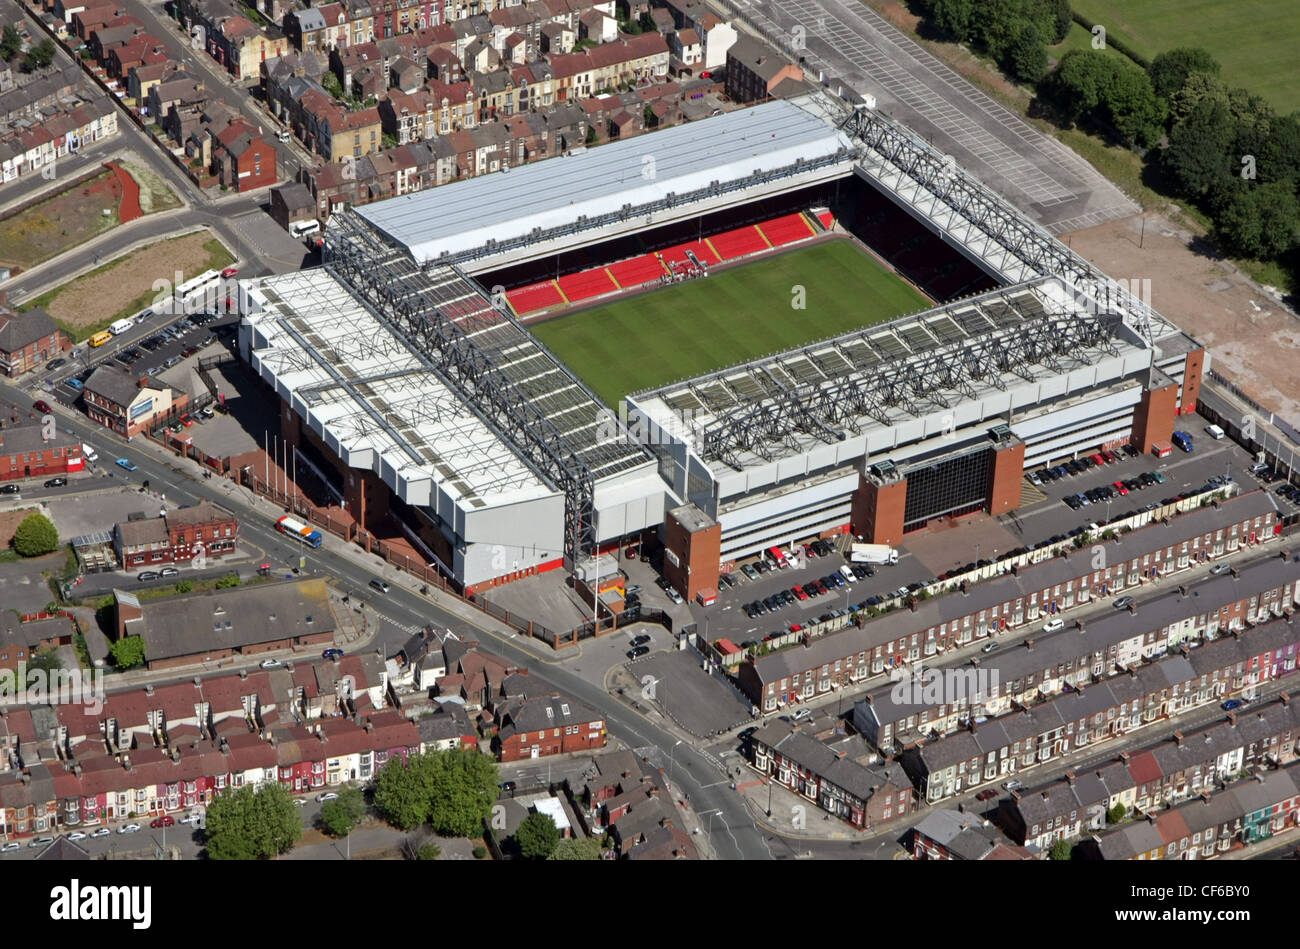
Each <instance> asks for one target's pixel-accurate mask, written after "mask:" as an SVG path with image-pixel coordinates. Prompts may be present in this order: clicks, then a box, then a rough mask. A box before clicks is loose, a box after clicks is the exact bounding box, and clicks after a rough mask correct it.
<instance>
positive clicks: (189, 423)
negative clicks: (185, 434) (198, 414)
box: [181, 412, 194, 428]
mask: <svg viewBox="0 0 1300 949" xmlns="http://www.w3.org/2000/svg"><path fill="white" fill-rule="evenodd" d="M181 424H182V425H184V426H185V427H186V428H192V427H193V425H194V419H192V418H190V413H189V412H186V413H185V414H184V415H182V416H181Z"/></svg>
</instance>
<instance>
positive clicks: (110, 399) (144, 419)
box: [84, 366, 190, 438]
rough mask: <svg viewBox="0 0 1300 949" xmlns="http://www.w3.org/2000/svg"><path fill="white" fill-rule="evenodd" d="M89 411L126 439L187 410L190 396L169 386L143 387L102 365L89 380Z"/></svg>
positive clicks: (87, 400) (90, 414)
mask: <svg viewBox="0 0 1300 949" xmlns="http://www.w3.org/2000/svg"><path fill="white" fill-rule="evenodd" d="M84 398H85V401H86V414H87V415H89V416H90V419H91V421H93V422H96V423H98V424H100V425H103V426H104V427H105V428H111V429H112V430H113V431H115V432H117V433H118V434H119V435H121V436H122V437H123V438H130V437H131V436H133V435H138V434H140V432H142V431H144V430H145V429H146V428H149V427H150V426H151V425H153V424H154V423H155V422H156V421H157V420H158V419H159V418H160V417H165V416H168V415H175V414H177V413H179V412H182V411H184V410H185V408H186V406H188V405H189V401H190V397H189V396H188V395H186V394H185V393H177V392H175V391H173V390H172V389H171V388H170V387H168V386H162V387H160V388H157V389H155V388H151V387H149V386H140V385H138V384H137V382H136V380H135V379H133V378H131V377H130V376H128V375H127V374H126V373H125V372H123V371H122V370H121V369H116V368H114V367H113V366H100V367H99V368H98V369H96V370H95V372H94V374H93V375H92V376H91V377H90V378H89V379H87V380H86V388H85V393H84Z"/></svg>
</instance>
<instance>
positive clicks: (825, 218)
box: [817, 209, 835, 231]
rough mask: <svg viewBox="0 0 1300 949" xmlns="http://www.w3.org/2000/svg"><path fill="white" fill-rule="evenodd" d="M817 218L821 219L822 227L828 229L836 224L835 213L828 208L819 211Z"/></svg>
mask: <svg viewBox="0 0 1300 949" xmlns="http://www.w3.org/2000/svg"><path fill="white" fill-rule="evenodd" d="M817 220H819V221H821V222H822V227H824V228H826V230H828V231H829V230H830V229H831V228H832V227H834V226H835V215H834V214H832V213H831V212H830V210H828V209H822V210H820V211H818V212H817Z"/></svg>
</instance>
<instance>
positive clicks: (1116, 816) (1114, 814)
mask: <svg viewBox="0 0 1300 949" xmlns="http://www.w3.org/2000/svg"><path fill="white" fill-rule="evenodd" d="M1127 816H1128V808H1127V807H1125V806H1124V802H1123V801H1121V802H1119V803H1118V804H1116V805H1115V806H1114V807H1112V808H1111V809H1110V810H1108V811H1107V812H1106V820H1108V821H1110V822H1111V823H1112V824H1118V823H1119V822H1120V821H1122V820H1123V819H1124V818H1125V817H1127Z"/></svg>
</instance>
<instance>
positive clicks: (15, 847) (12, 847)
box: [0, 840, 23, 853]
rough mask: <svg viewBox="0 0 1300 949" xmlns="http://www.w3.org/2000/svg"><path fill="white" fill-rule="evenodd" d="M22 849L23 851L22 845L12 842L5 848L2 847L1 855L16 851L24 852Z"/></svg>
mask: <svg viewBox="0 0 1300 949" xmlns="http://www.w3.org/2000/svg"><path fill="white" fill-rule="evenodd" d="M22 849H23V845H22V844H20V843H19V842H18V841H16V840H11V841H9V843H7V844H5V845H4V846H3V847H0V853H13V852H14V851H15V850H22Z"/></svg>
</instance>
